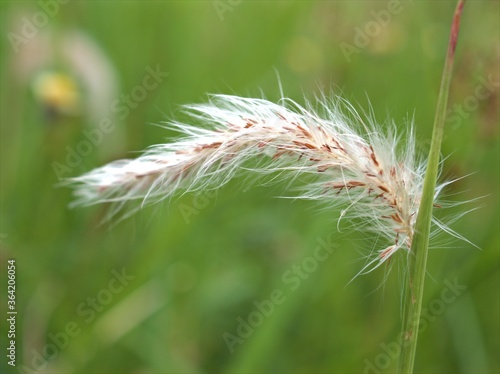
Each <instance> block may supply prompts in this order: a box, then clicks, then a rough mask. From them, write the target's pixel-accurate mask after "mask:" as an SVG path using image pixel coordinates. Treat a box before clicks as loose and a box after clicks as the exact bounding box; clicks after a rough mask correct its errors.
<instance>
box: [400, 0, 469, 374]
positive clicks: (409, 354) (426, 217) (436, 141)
mask: <svg viewBox="0 0 500 374" xmlns="http://www.w3.org/2000/svg"><path fill="white" fill-rule="evenodd" d="M464 3H465V0H459V1H458V4H457V7H456V9H455V14H454V17H453V23H452V26H451V33H450V40H449V43H448V51H447V54H446V60H445V65H444V71H443V77H442V79H441V88H440V91H439V97H438V103H437V107H436V116H435V119H434V129H433V133H432V141H431V149H430V153H429V160H428V164H427V172H426V174H425V181H424V189H423V194H422V200H421V203H420V208H419V213H418V217H417V222H416V226H415V236H414V238H413V244H412V247H411V251H410V255H409V256H408V258H409V270H410V275H409V283H408V286H407V287H408V288H407V289H406V291H405V300H404V303H405V311H404V315H403V330H402V336H401V339H402V345H401V346H402V348H401V356H400V358H399V365H398V372H399V373H413V365H414V362H415V353H416V350H417V341H418V327H419V323H420V313H421V309H422V297H423V294H424V281H425V273H426V264H427V253H428V248H429V235H430V227H431V219H432V208H433V202H434V191H435V188H436V179H437V174H438V167H439V155H440V150H441V142H442V140H443V131H444V122H445V119H446V105H447V102H448V93H449V90H450V81H451V75H452V70H453V60H454V57H455V47H456V45H457V39H458V30H459V26H460V16H461V14H462V9H463V6H464Z"/></svg>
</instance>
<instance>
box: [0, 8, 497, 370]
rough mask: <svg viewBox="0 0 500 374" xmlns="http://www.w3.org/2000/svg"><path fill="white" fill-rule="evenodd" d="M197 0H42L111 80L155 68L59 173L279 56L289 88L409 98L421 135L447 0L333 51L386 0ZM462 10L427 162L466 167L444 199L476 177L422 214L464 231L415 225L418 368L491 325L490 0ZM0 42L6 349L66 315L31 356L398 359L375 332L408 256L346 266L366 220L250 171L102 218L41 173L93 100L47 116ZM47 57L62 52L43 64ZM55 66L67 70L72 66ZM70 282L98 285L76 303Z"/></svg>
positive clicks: (141, 365)
mask: <svg viewBox="0 0 500 374" xmlns="http://www.w3.org/2000/svg"><path fill="white" fill-rule="evenodd" d="M214 3H218V2H212V1H190V2H181V1H162V2H140V1H136V2H131V1H128V2H109V1H104V2H93V1H70V2H68V3H67V4H64V5H60V9H59V10H58V13H57V14H56V15H55V16H54V17H51V18H50V20H49V25H48V26H47V27H49V28H51V29H54V30H56V34H57V35H58V37H62V36H63V35H65V34H67V33H68V30H69V29H74V28H77V29H79V30H81V31H83V32H84V33H86V34H87V35H88V36H89V37H91V38H93V39H94V40H95V42H96V43H97V44H98V45H100V47H101V48H102V50H103V51H104V53H105V54H106V55H107V56H108V58H109V59H110V61H111V63H112V65H113V66H114V70H115V72H116V75H117V79H118V83H119V89H118V93H117V95H118V96H117V98H119V97H120V95H121V94H129V93H130V92H131V91H132V90H133V89H134V87H136V86H138V85H141V84H142V80H143V78H144V75H145V71H146V68H147V67H148V66H150V67H153V68H154V67H155V66H156V65H157V64H158V65H159V66H160V67H161V69H162V71H165V72H168V74H169V75H168V77H166V78H165V80H164V81H163V82H162V83H161V84H160V85H159V86H158V87H157V88H156V89H154V90H151V91H148V94H147V97H146V98H145V99H144V100H143V101H140V102H139V103H137V106H136V107H135V108H133V109H131V110H130V113H129V114H128V115H127V116H126V118H124V119H123V120H120V119H119V118H117V119H116V120H115V121H114V122H113V123H114V125H115V126H116V129H115V131H114V132H111V133H109V134H105V136H106V139H105V140H104V142H106V141H108V140H109V139H110V138H108V137H111V139H112V140H113V141H111V142H110V143H106V149H103V147H94V148H93V149H92V152H91V154H89V155H88V156H86V157H83V158H82V161H81V162H79V163H78V165H77V166H75V167H72V168H71V173H68V176H69V174H71V175H78V174H80V173H82V172H84V171H87V170H90V169H91V168H94V167H96V166H99V165H102V164H103V163H105V162H108V161H110V160H112V159H118V158H123V157H135V154H134V153H130V152H129V151H130V150H141V149H144V148H145V147H147V146H148V145H150V144H155V143H159V142H162V141H163V139H165V138H166V137H171V136H175V134H174V133H171V132H169V131H166V130H164V129H161V128H159V127H157V126H151V125H150V124H151V123H155V124H158V123H161V122H162V121H165V120H167V119H168V117H170V116H172V115H176V116H177V115H179V116H182V114H181V113H179V110H178V108H179V106H180V105H182V104H186V103H192V102H202V101H204V100H206V96H205V95H206V93H211V92H215V93H236V94H240V95H251V96H258V95H260V89H262V91H263V92H265V94H266V96H267V97H268V98H269V99H271V100H274V99H277V98H279V96H280V92H279V85H278V82H277V78H276V73H275V71H277V72H279V75H280V79H281V81H282V85H283V90H284V93H285V95H287V96H289V97H291V98H293V99H295V100H297V101H298V102H301V101H303V100H302V97H303V96H304V95H305V96H306V97H308V98H313V97H314V95H315V94H317V93H318V92H320V90H323V89H326V90H329V89H330V88H331V87H333V88H335V89H338V90H339V91H340V90H342V91H343V95H344V96H345V97H346V98H347V99H349V100H350V101H353V102H355V103H356V102H359V103H360V104H359V105H356V107H357V108H365V109H366V108H367V107H368V103H367V101H366V99H365V97H366V96H367V97H369V98H370V101H371V105H372V106H373V108H374V112H375V113H376V116H377V119H379V120H380V122H381V123H383V122H384V120H385V119H386V113H388V114H389V115H390V117H391V118H393V119H394V120H395V121H396V123H398V124H400V125H401V130H402V131H404V128H405V122H406V120H407V118H408V117H411V116H412V115H413V113H415V122H416V129H417V139H418V140H419V141H420V144H421V148H422V154H423V155H425V154H427V150H428V145H427V144H428V143H426V141H427V140H428V139H430V136H431V132H432V123H433V117H434V110H435V103H436V101H437V94H438V92H437V88H436V82H437V81H439V77H440V74H441V69H442V64H443V58H442V57H443V56H442V51H443V50H445V49H446V41H447V38H448V24H449V15H450V14H451V13H452V11H453V4H452V3H439V4H435V3H431V2H401V5H402V11H401V12H399V13H398V14H393V15H392V18H391V21H390V22H389V23H388V25H387V26H385V27H382V28H381V30H380V32H379V33H378V34H377V35H375V36H374V37H373V38H371V39H370V42H369V43H368V45H367V46H366V47H363V48H360V51H359V53H356V54H353V55H352V56H351V62H350V63H349V62H347V60H346V58H345V56H344V54H343V52H342V49H341V47H340V45H341V43H342V42H346V43H351V44H352V43H354V37H355V33H356V31H355V30H356V28H361V29H363V28H364V27H365V25H367V23H368V22H369V21H372V20H373V19H374V16H373V13H370V11H372V10H376V11H378V12H380V11H381V10H384V9H386V7H387V4H386V3H385V2H370V1H363V2H359V1H357V2H347V1H346V2H336V1H332V2H327V1H311V2H295V1H290V2H260V1H241V2H239V3H238V2H233V3H234V4H236V3H238V4H237V5H233V6H232V7H233V8H232V9H231V10H228V11H226V12H224V13H223V17H222V19H221V17H220V16H219V15H220V13H218V12H217V10H216V9H215V8H214ZM222 3H231V2H225V1H222ZM21 5H22V6H23V8H22V9H24V12H25V13H22V14H27V15H28V16H29V15H32V14H34V13H36V12H39V11H40V9H41V7H40V5H38V3H37V2H35V1H33V2H31V3H29V2H17V1H3V2H2V4H1V5H0V9H1V16H0V17H1V28H0V29H1V33H2V35H4V36H5V35H8V33H9V32H10V31H11V30H12V29H13V26H12V25H13V23H12V22H11V21H12V17H14V16H15V15H16V14H18V11H19V9H20V6H21ZM30 5H31V8H30ZM467 10H468V12H466V14H464V18H463V22H462V31H463V32H462V34H461V40H460V48H459V50H458V51H457V53H458V55H457V57H456V65H455V78H454V80H453V82H452V87H451V92H450V105H449V110H450V113H449V117H448V121H447V126H449V128H448V129H447V130H446V135H445V139H444V141H443V146H442V153H443V155H446V156H448V155H449V157H447V158H446V160H445V161H444V163H443V166H442V169H443V176H444V177H446V178H448V179H453V178H457V177H462V176H465V175H468V174H470V173H475V174H474V175H473V176H471V177H467V178H464V179H461V180H460V181H458V182H456V183H454V184H452V185H450V187H449V190H448V192H449V194H450V199H451V200H455V201H464V200H470V199H474V198H476V197H480V196H486V197H484V198H483V199H482V200H480V201H476V202H473V203H471V204H469V205H463V206H458V207H455V208H452V209H450V210H445V209H443V210H442V212H441V211H440V210H439V209H436V210H437V212H436V214H437V215H438V216H439V217H440V218H442V219H446V218H447V217H453V216H455V215H458V214H461V213H462V212H464V211H466V210H468V209H472V208H477V207H479V206H482V207H481V208H480V209H478V210H475V211H473V212H471V213H469V214H468V215H466V216H464V217H463V218H461V219H460V220H459V221H457V222H456V223H455V224H453V225H452V228H453V229H455V230H456V231H457V232H459V233H460V234H462V235H463V236H465V237H466V238H468V239H470V240H471V241H472V242H474V243H475V244H477V245H478V246H479V247H480V248H481V249H482V250H481V251H479V250H477V249H475V248H473V247H472V246H470V245H469V244H467V243H465V242H460V241H457V240H454V239H451V238H450V237H449V236H446V235H443V236H440V237H436V238H433V240H432V241H431V246H430V251H429V261H428V274H429V275H430V276H432V278H430V277H429V278H427V282H426V293H425V295H424V300H423V315H424V317H425V318H424V320H423V325H422V326H421V334H420V337H419V351H418V352H419V353H418V355H417V358H416V365H415V372H418V373H436V372H439V373H441V372H457V373H479V372H485V373H486V372H488V373H490V372H499V370H500V367H499V363H498V359H497V358H496V354H497V352H498V350H499V349H500V346H499V341H498V337H497V336H495V335H497V334H494V333H492V332H494V331H498V330H499V328H500V326H499V321H498V313H499V308H500V305H499V298H498V294H499V278H500V270H499V267H498V263H499V259H500V257H499V252H498V249H499V247H500V243H499V240H500V238H499V231H498V226H499V224H500V220H499V209H498V208H499V194H498V191H499V188H500V185H499V171H498V170H499V167H498V166H499V165H498V164H499V150H500V149H499V127H498V119H499V114H498V108H499V105H498V104H499V103H498V97H499V96H498V83H496V82H498V81H499V80H500V78H499V77H498V73H497V72H498V61H499V60H498V47H497V46H498V44H499V40H498V35H499V25H498V17H497V15H498V11H499V5H498V3H496V2H489V1H484V2H483V1H474V2H470V3H469V4H468V9H467ZM464 30H466V31H464ZM21 47H22V46H21ZM0 51H1V55H0V56H1V57H0V68H1V82H0V103H1V110H0V121H1V123H0V129H1V133H0V152H1V161H0V186H1V189H0V204H1V205H0V208H1V209H0V233H1V234H3V236H2V239H1V242H0V266H1V269H2V270H1V273H0V274H1V275H0V289H1V291H0V292H2V294H1V295H2V298H1V301H2V302H1V308H0V313H1V315H2V318H4V317H3V316H5V315H6V314H5V313H6V310H5V309H4V308H5V303H4V295H5V290H6V284H7V281H6V272H5V271H4V270H5V269H6V268H7V260H8V259H9V258H15V259H16V263H17V308H18V317H17V318H18V320H17V333H18V335H17V363H18V364H19V365H21V364H22V365H24V366H25V368H26V369H25V372H30V371H28V369H27V368H32V367H33V359H34V357H36V354H37V353H40V354H43V352H42V350H43V349H44V347H45V348H46V349H47V347H48V344H52V340H51V336H56V335H57V334H59V335H57V336H59V337H61V336H62V335H61V334H62V333H63V332H65V331H66V329H67V327H68V323H72V322H74V323H76V324H77V325H78V327H79V330H78V331H79V332H78V333H77V334H76V333H75V335H76V336H73V337H69V338H68V339H69V342H68V345H67V346H66V347H64V348H63V349H58V350H57V351H56V353H55V354H54V357H53V359H52V360H50V361H49V363H48V365H50V366H48V367H47V371H48V372H64V373H89V372H100V373H114V372H123V373H148V372H154V373H160V372H161V373H179V372H185V373H203V372H223V373H235V372H240V373H243V372H276V373H277V372H283V373H289V372H294V373H312V372H318V373H320V372H321V373H359V372H363V371H367V370H368V372H372V371H369V369H367V368H369V367H372V366H373V365H374V367H375V368H376V369H377V368H381V367H382V366H383V367H384V368H383V370H381V371H383V372H392V371H394V370H395V368H396V362H397V359H395V358H393V357H391V355H392V353H391V350H390V349H389V348H387V347H391V348H393V347H394V346H393V345H391V342H394V341H395V339H396V337H397V336H398V334H399V329H400V324H401V318H402V317H401V302H402V300H401V292H402V289H403V282H402V276H401V273H399V274H398V269H399V270H404V268H405V266H406V262H405V261H406V259H405V258H404V256H400V257H399V258H396V259H395V261H393V263H392V264H391V265H392V271H391V272H389V268H385V270H384V268H380V269H379V270H377V271H375V272H373V273H370V274H369V275H366V276H361V277H359V278H357V279H355V280H354V281H353V282H352V283H350V284H349V285H347V284H348V283H349V281H350V280H351V279H352V278H353V277H354V275H355V274H356V273H357V272H358V271H359V270H360V269H361V267H362V265H363V263H364V262H363V260H362V257H361V256H362V255H360V252H361V253H363V251H364V252H365V253H366V251H367V250H370V249H371V248H372V247H373V246H374V242H375V241H376V239H377V238H373V237H370V236H366V237H365V236H362V235H359V234H353V233H351V232H350V231H349V229H348V225H347V224H346V223H345V222H343V223H342V224H341V229H342V232H340V233H339V232H337V227H336V226H337V225H336V218H337V217H338V216H339V214H340V212H339V211H332V210H326V211H325V210H322V209H321V207H318V206H317V205H314V204H310V203H307V202H304V201H293V200H287V199H277V198H275V197H276V196H281V195H283V191H284V189H281V188H280V186H279V185H273V186H272V187H266V186H264V187H252V188H248V189H246V188H245V187H244V186H243V188H242V183H244V181H242V180H241V181H234V182H231V183H229V184H228V185H226V186H224V187H223V188H222V189H221V190H220V191H218V192H217V194H208V195H207V196H199V197H195V196H193V195H183V196H180V197H179V198H178V199H173V200H171V201H168V202H165V203H164V204H159V205H155V206H152V207H146V208H145V209H144V210H142V211H141V212H139V213H138V214H136V215H134V216H132V217H130V218H128V219H127V220H124V221H122V222H120V223H118V224H116V225H113V226H112V227H110V225H108V224H104V225H102V224H100V222H101V219H102V217H103V216H104V213H105V209H106V208H105V207H92V208H88V209H78V210H70V209H68V207H67V206H68V204H69V203H70V201H71V191H69V190H67V189H65V188H61V187H56V186H55V185H56V184H57V183H58V178H57V175H56V173H55V171H54V169H53V164H54V162H59V163H64V162H65V159H66V157H67V155H68V149H67V147H70V148H71V149H76V147H77V146H78V144H80V143H81V142H82V141H83V140H85V139H86V137H85V133H84V132H83V130H84V129H92V128H96V126H98V122H99V118H97V119H90V116H89V115H87V113H83V115H81V116H67V115H66V116H65V115H62V116H56V117H51V116H47V112H46V111H44V110H43V108H42V106H41V104H40V101H39V100H37V98H36V97H35V96H34V95H33V90H32V89H31V87H32V80H33V76H31V75H29V74H22V73H19V72H20V71H21V67H22V65H21V63H20V62H19V57H20V54H19V53H18V54H16V53H14V50H13V48H12V45H11V43H10V42H9V39H8V38H7V37H4V38H2V39H1V40H0ZM34 58H36V57H32V59H34ZM56 67H57V68H60V69H61V67H60V66H47V68H56ZM68 69H69V70H68ZM61 70H62V71H69V72H71V70H70V68H68V66H63V68H62V69H61ZM485 81H486V82H488V81H490V83H489V85H488V84H487V83H484V82H485ZM79 83H80V84H82V82H79ZM495 83H496V84H497V85H496V86H495ZM82 85H83V84H82ZM478 87H489V88H490V89H491V90H489V89H487V90H486V91H487V92H489V93H490V94H489V95H486V94H485V92H486V91H484V90H482V91H481V93H482V95H481V97H483V98H479V96H477V94H476V92H477V91H478ZM85 94H86V93H85V92H82V95H83V97H85ZM365 95H366V96H365ZM475 103H477V105H476V104H475ZM468 108H469V109H468ZM472 108H474V109H472ZM45 109H46V108H45ZM119 134H121V135H122V136H118V135H119ZM103 144H104V143H103ZM186 208H187V210H186ZM329 238H333V239H332V240H331V241H332V243H333V244H331V247H333V248H334V250H333V253H332V254H331V255H330V256H328V258H327V259H326V260H325V261H323V262H318V268H317V269H316V270H314V271H311V272H307V271H305V273H304V271H303V273H304V274H303V275H304V277H303V279H302V278H300V277H299V281H297V280H294V281H292V280H291V278H290V273H288V272H289V271H293V270H294V269H297V268H296V267H297V266H299V267H303V266H307V259H308V258H311V256H313V257H314V254H315V250H316V248H317V247H318V245H319V244H318V240H319V241H320V242H321V240H323V241H327V242H328V240H329ZM304 261H306V263H305V262H304ZM294 266H295V268H294ZM123 268H124V269H125V271H126V273H127V274H129V275H130V276H131V277H132V276H133V279H131V280H130V281H129V282H128V283H127V284H126V285H123V284H122V286H123V287H122V288H121V289H120V290H118V288H119V287H118V286H119V285H120V284H119V283H117V281H113V279H115V278H116V276H115V275H113V274H114V273H112V271H113V270H115V271H117V272H120V271H121V270H122V269H123ZM293 274H295V273H293ZM306 276H307V279H306ZM283 277H285V280H284V278H283ZM286 279H288V281H287V280H286ZM454 280H457V282H458V284H460V285H465V286H466V289H465V290H461V289H460V288H458V290H459V291H457V293H458V295H455V294H453V291H452V290H451V288H450V286H449V284H448V283H446V281H448V282H451V283H452V284H453V282H454ZM293 285H298V286H297V288H296V289H293V290H292V286H293ZM381 285H383V286H382V287H379V286H381ZM276 289H279V290H282V291H283V292H284V298H285V301H284V302H283V303H281V304H279V305H278V304H275V306H274V311H273V312H272V313H270V315H269V317H266V318H264V319H263V321H262V324H261V325H260V326H258V327H257V328H254V329H253V333H252V334H251V336H250V337H249V338H248V339H244V340H243V342H242V344H237V345H236V346H235V351H234V353H232V354H231V353H230V351H229V350H228V347H227V346H226V344H225V342H224V338H223V336H224V334H225V333H230V334H234V335H236V334H237V330H238V325H239V323H240V322H239V317H241V318H242V319H243V320H244V321H248V317H249V315H250V314H251V313H252V312H254V311H256V310H257V307H256V306H255V303H254V302H255V301H256V302H257V304H259V305H260V304H262V303H263V302H264V300H269V298H270V295H271V293H272V291H273V290H276ZM114 291H116V292H114ZM109 295H111V299H109V298H108V299H106V296H109ZM453 295H455V298H454V299H453V301H450V302H445V301H443V300H444V299H446V300H451V299H452V296H453ZM88 298H100V300H101V301H106V302H108V301H109V303H107V304H106V305H103V303H99V304H97V305H96V306H94V307H92V306H91V304H89V300H88ZM82 304H83V306H82ZM266 305H267V304H266ZM101 309H102V310H101ZM91 310H92V311H94V313H93V314H92V313H91V312H90V311H91ZM91 317H92V318H91ZM424 325H425V328H424V327H423V326H424ZM4 326H5V325H4V324H2V325H1V327H0V329H1V331H0V342H1V347H2V350H3V351H2V352H5V349H4V348H5V347H7V344H6V343H7V339H6V336H7V335H6V331H5V327H4ZM70 327H71V326H70ZM68 336H69V335H68ZM61 339H62V338H61ZM61 341H62V340H61ZM61 344H62V343H61ZM33 350H34V351H33ZM386 350H387V351H386ZM388 352H389V353H388ZM385 357H389V359H388V360H385V361H384V359H385ZM35 363H36V361H35ZM1 365H2V372H3V370H4V368H5V369H6V370H8V371H6V372H18V371H17V370H12V368H11V367H10V366H8V365H7V362H6V357H5V355H4V354H3V355H2V356H1ZM386 365H387V367H385V366H386ZM370 370H373V369H370Z"/></svg>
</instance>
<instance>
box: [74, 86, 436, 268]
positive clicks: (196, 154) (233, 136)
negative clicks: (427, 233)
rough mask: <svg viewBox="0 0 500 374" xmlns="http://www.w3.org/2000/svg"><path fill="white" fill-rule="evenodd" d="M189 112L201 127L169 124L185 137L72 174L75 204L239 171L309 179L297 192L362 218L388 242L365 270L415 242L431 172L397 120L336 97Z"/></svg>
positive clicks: (165, 191) (204, 185) (150, 197)
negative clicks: (383, 120) (364, 112)
mask: <svg viewBox="0 0 500 374" xmlns="http://www.w3.org/2000/svg"><path fill="white" fill-rule="evenodd" d="M185 109H186V111H187V113H188V114H189V116H190V120H191V121H192V122H193V123H195V124H201V125H202V127H199V126H195V125H193V124H186V123H180V122H172V123H169V124H168V125H167V126H166V127H167V128H169V129H174V130H176V131H178V132H180V133H181V134H183V137H181V138H180V139H178V140H176V141H174V142H172V143H168V144H158V145H155V146H152V147H150V148H148V149H147V150H146V151H145V152H144V153H143V154H142V155H141V156H140V157H138V158H136V159H130V160H119V161H115V162H112V163H110V164H108V165H105V166H103V167H100V168H97V169H95V170H93V171H90V172H89V173H87V174H84V175H82V176H80V177H76V178H72V179H71V180H70V181H69V183H70V184H72V185H73V186H74V187H75V195H76V197H77V199H76V201H75V202H74V203H73V205H92V204H97V203H105V202H111V203H113V204H114V205H113V208H112V209H111V210H110V217H112V216H114V215H115V214H117V213H118V212H120V211H122V210H123V208H124V205H125V204H126V203H127V202H129V201H131V200H139V201H140V202H142V204H141V205H143V204H145V203H153V202H157V201H160V200H163V199H166V198H169V197H171V196H172V195H173V194H175V193H178V192H180V193H186V192H193V191H200V190H205V189H214V188H218V187H220V186H222V185H224V184H225V183H226V182H228V181H229V180H230V179H231V178H233V177H234V176H236V175H249V179H250V178H251V179H252V180H255V179H256V178H255V176H270V175H272V179H273V180H277V179H278V180H281V179H284V178H287V179H290V180H293V179H297V178H299V177H300V179H305V180H306V181H307V182H306V183H304V185H303V186H301V191H300V192H299V193H298V195H297V196H296V197H297V198H302V199H309V200H320V201H321V202H324V203H326V204H335V205H342V206H343V207H344V209H343V210H342V213H341V217H340V218H343V217H350V218H357V221H360V222H362V224H360V227H361V229H362V230H364V231H366V230H371V231H373V232H375V233H376V234H377V235H379V236H382V237H384V238H385V239H386V240H387V246H384V248H381V249H379V250H377V251H376V253H372V254H371V256H369V260H368V261H367V264H366V266H365V267H364V268H363V270H362V271H366V269H373V268H374V267H376V266H378V265H380V264H382V263H384V262H385V261H387V260H388V259H390V258H391V257H392V255H393V254H394V253H396V252H397V251H399V250H400V249H404V250H409V249H410V247H411V242H412V238H413V234H414V226H415V221H416V218H417V213H418V208H419V205H420V198H421V192H422V187H423V180H424V173H425V162H424V161H425V160H422V159H420V160H419V159H418V158H417V156H416V154H415V140H414V134H413V126H412V125H411V124H410V125H409V130H408V131H407V132H406V134H405V136H404V137H402V136H398V135H396V126H395V125H394V124H393V123H389V125H388V126H387V127H386V128H381V127H380V126H377V124H376V123H375V120H374V119H373V117H371V116H368V117H369V118H368V119H367V120H366V121H365V120H363V119H362V117H361V116H360V115H359V114H358V113H357V112H356V110H355V109H354V108H353V107H352V106H351V105H350V104H349V103H347V102H346V101H345V100H343V99H340V98H338V97H332V98H325V97H322V98H320V99H318V101H317V105H316V106H315V107H313V105H312V104H306V105H305V106H301V105H299V104H297V103H295V102H294V101H292V100H290V99H285V98H284V99H281V100H280V101H279V102H278V103H272V102H270V101H268V100H265V99H255V98H244V97H238V96H230V95H213V96H210V99H209V101H208V103H206V104H200V105H188V106H186V107H185ZM250 174H251V176H250ZM276 176H279V178H277V177H276ZM440 190H441V186H438V187H437V189H436V197H437V195H438V193H439V191H440ZM136 208H140V206H137V205H136ZM130 212H131V211H129V213H130Z"/></svg>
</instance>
